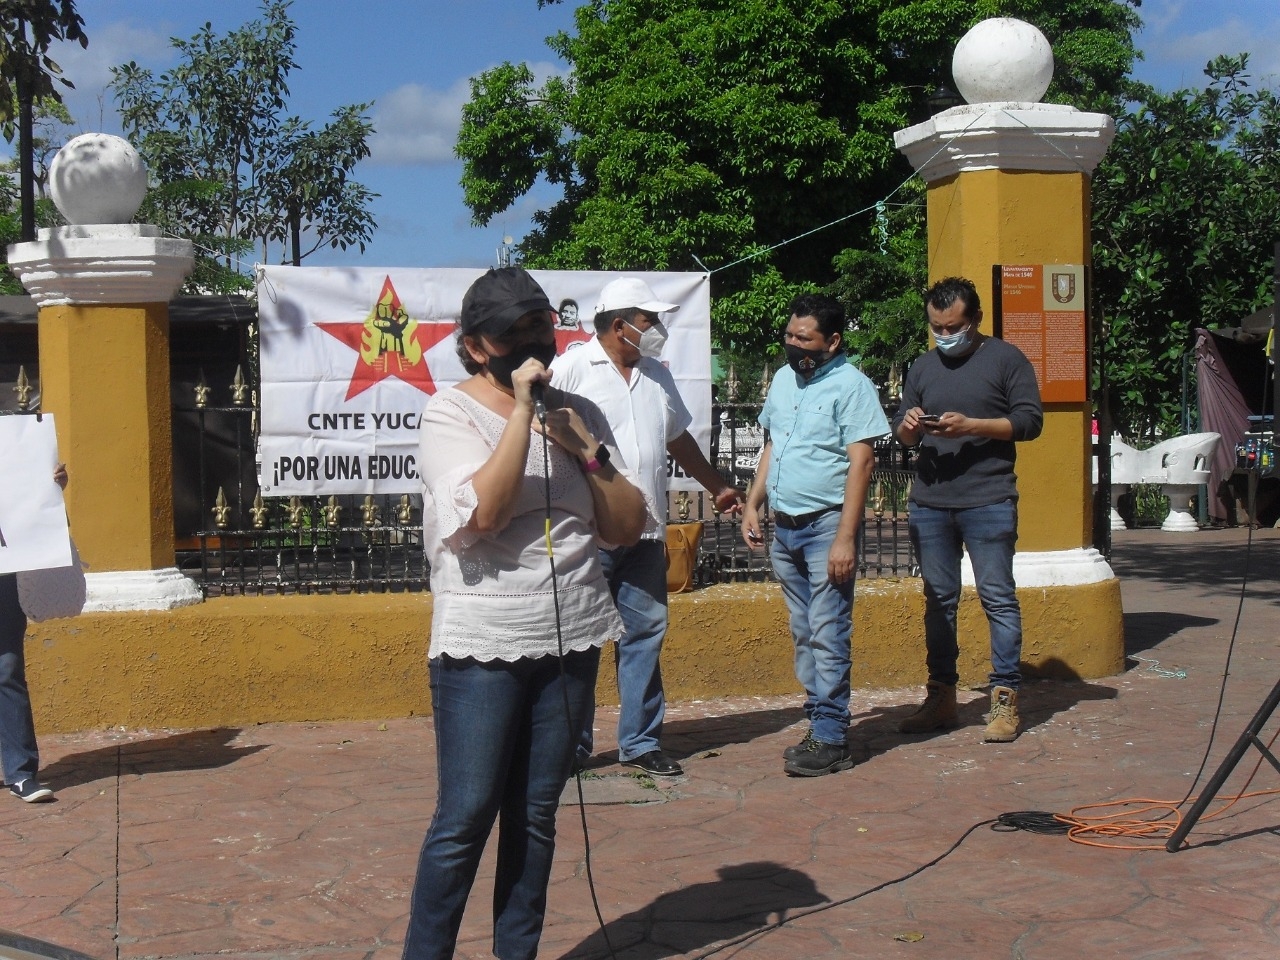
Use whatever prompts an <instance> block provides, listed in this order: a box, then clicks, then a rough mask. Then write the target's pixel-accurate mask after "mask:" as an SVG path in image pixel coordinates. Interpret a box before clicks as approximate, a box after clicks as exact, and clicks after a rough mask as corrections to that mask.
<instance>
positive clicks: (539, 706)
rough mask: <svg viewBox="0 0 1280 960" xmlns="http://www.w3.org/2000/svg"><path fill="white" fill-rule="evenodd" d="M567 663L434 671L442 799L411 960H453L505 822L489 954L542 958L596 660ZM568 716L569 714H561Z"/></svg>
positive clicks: (418, 899)
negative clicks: (487, 852) (560, 814)
mask: <svg viewBox="0 0 1280 960" xmlns="http://www.w3.org/2000/svg"><path fill="white" fill-rule="evenodd" d="M561 662H562V661H561V659H560V658H558V657H539V658H536V659H528V660H516V661H514V662H510V663H508V662H506V661H503V660H494V661H491V662H488V663H484V662H481V661H477V660H470V659H453V658H449V657H437V658H435V659H434V660H432V661H431V664H430V668H431V700H432V712H433V714H434V716H435V732H436V773H437V780H438V784H439V785H438V788H437V789H438V795H437V798H436V811H435V816H434V817H432V820H431V826H430V827H429V828H428V830H427V836H426V839H425V840H424V841H423V844H422V853H421V855H420V856H419V858H418V875H417V878H416V879H415V881H414V884H413V895H412V897H411V900H410V907H409V930H408V933H407V935H406V937H405V943H404V956H405V958H406V960H426V958H432V960H437V958H438V960H448V958H450V957H452V956H453V950H454V946H455V944H456V942H457V939H458V928H459V926H460V925H461V923H462V913H463V910H464V909H465V908H466V905H467V897H468V895H469V894H470V892H471V885H472V883H473V882H474V881H475V877H476V868H477V867H478V866H479V863H480V855H481V854H482V853H483V852H484V847H485V843H486V841H487V840H488V838H489V834H490V832H491V831H492V829H493V823H494V820H495V819H497V820H498V860H497V870H496V876H495V878H494V885H493V953H494V955H495V956H496V957H499V958H501V960H528V958H532V957H534V956H536V955H537V952H538V940H539V938H540V937H541V935H542V921H543V915H544V914H545V912H546V905H547V882H548V879H549V878H550V876H551V861H552V856H553V855H554V853H555V835H556V808H557V807H558V806H559V803H560V793H561V791H562V790H563V789H564V784H565V780H566V779H567V778H568V776H569V767H570V764H571V763H572V760H573V748H574V745H575V743H576V742H577V739H578V731H580V730H581V729H582V714H583V711H584V710H585V708H586V704H587V703H588V702H590V701H591V699H592V698H593V697H594V696H595V684H596V668H597V667H598V666H599V663H600V651H599V649H592V650H588V651H583V652H578V653H569V654H567V655H566V656H565V657H564V658H563V664H564V672H563V675H562V674H561ZM566 708H567V715H566Z"/></svg>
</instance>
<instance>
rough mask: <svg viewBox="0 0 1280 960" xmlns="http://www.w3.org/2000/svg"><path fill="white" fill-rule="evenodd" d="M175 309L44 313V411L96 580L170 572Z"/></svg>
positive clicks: (79, 542) (75, 533) (70, 510)
mask: <svg viewBox="0 0 1280 960" xmlns="http://www.w3.org/2000/svg"><path fill="white" fill-rule="evenodd" d="M168 336H169V308H168V305H167V304H163V303H161V304H150V305H145V306H115V305H101V304H94V305H92V306H59V307H42V308H41V310H40V390H41V401H40V405H41V408H42V409H43V410H45V411H46V412H49V413H52V414H53V415H54V417H55V419H56V421H57V427H58V449H59V451H60V453H61V455H62V457H63V459H64V460H66V462H67V471H68V473H69V474H70V477H71V482H70V484H69V485H68V486H67V492H66V501H67V515H68V516H69V517H70V518H71V535H72V537H73V538H74V539H75V541H76V546H77V548H78V549H79V551H80V555H81V557H82V558H83V559H84V561H85V562H86V563H87V564H88V565H89V567H90V569H91V570H92V571H94V572H99V573H100V572H106V571H111V570H154V569H159V568H164V567H172V566H173V563H174V554H173V445H172V438H171V427H170V417H171V413H170V399H169V341H168Z"/></svg>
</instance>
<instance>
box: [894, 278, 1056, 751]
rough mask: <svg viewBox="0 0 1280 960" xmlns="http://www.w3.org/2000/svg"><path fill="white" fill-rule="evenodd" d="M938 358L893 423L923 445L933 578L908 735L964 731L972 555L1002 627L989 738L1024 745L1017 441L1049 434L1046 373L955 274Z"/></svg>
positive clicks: (918, 535)
mask: <svg viewBox="0 0 1280 960" xmlns="http://www.w3.org/2000/svg"><path fill="white" fill-rule="evenodd" d="M925 310H926V312H927V313H928V316H929V328H930V331H931V332H932V333H933V337H934V342H935V344H936V349H934V350H930V351H929V352H928V353H926V354H925V355H924V356H922V357H921V358H920V359H918V360H917V361H916V362H915V363H913V364H912V365H911V369H910V370H909V371H908V373H907V379H906V383H905V385H904V387H903V392H902V405H901V406H900V407H899V410H898V413H897V415H896V416H895V417H894V419H893V430H894V433H895V435H896V436H897V437H898V439H899V440H901V441H902V442H903V443H904V444H906V445H908V446H912V445H914V444H917V443H918V444H920V451H919V457H918V459H917V465H916V478H915V483H914V484H913V485H912V488H911V501H910V530H911V540H912V543H913V544H914V545H915V549H916V556H917V558H918V559H919V562H920V573H921V576H922V577H923V579H924V601H925V612H924V635H925V647H926V663H927V666H928V670H929V681H928V686H927V692H926V696H925V701H924V703H923V704H922V705H921V706H920V708H919V709H918V710H917V711H916V712H915V713H914V714H912V715H911V716H909V717H907V718H906V719H905V720H903V721H902V724H901V725H900V727H899V729H900V730H901V731H902V732H903V733H926V732H928V731H931V730H939V729H950V728H952V727H955V726H957V725H958V724H959V716H958V714H957V710H956V681H957V680H958V679H959V674H958V672H957V669H956V663H957V660H958V658H959V653H960V650H959V645H958V643H957V639H956V610H957V608H958V606H959V602H960V560H961V555H962V552H963V550H964V549H966V548H967V549H968V551H969V559H970V561H971V562H972V564H973V576H974V581H975V583H976V585H977V588H978V597H979V598H980V599H981V601H982V609H983V610H984V612H985V613H986V615H987V623H988V625H989V626H990V628H991V673H990V682H991V713H990V715H989V717H988V719H989V722H988V724H987V728H986V732H985V736H984V739H986V740H987V741H988V742H1007V741H1010V740H1014V739H1016V738H1017V736H1018V732H1019V729H1020V724H1019V719H1018V687H1019V685H1020V683H1021V679H1022V675H1021V673H1020V670H1019V661H1020V659H1021V654H1022V612H1021V610H1020V608H1019V606H1018V596H1017V592H1016V590H1015V584H1014V580H1013V553H1014V545H1015V544H1016V543H1017V540H1018V488H1017V483H1016V480H1017V478H1016V477H1015V475H1014V472H1013V466H1014V460H1015V458H1016V450H1015V443H1016V442H1017V441H1021V440H1034V439H1035V438H1036V437H1038V436H1039V435H1040V430H1041V427H1042V426H1043V425H1044V413H1043V410H1042V408H1041V406H1040V390H1039V388H1038V387H1037V385H1036V376H1035V370H1034V369H1033V368H1032V366H1031V363H1030V361H1029V360H1027V358H1026V357H1025V356H1024V355H1023V353H1022V351H1020V350H1019V349H1018V348H1017V347H1015V346H1013V345H1012V344H1009V343H1006V342H1004V341H1003V340H998V339H995V338H994V337H988V336H986V335H984V334H982V333H980V332H979V330H978V327H979V325H980V324H981V322H982V305H981V302H980V300H979V298H978V292H977V290H976V289H975V288H974V285H973V283H972V281H969V280H965V279H962V278H958V277H948V278H947V279H945V280H940V281H938V282H937V283H936V284H934V285H933V286H932V287H931V288H930V289H929V290H928V291H927V292H926V293H925Z"/></svg>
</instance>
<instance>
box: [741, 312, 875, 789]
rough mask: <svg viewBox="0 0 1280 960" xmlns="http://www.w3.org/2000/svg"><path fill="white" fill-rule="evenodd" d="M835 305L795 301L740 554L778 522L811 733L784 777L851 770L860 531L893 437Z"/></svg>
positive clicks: (792, 750)
mask: <svg viewBox="0 0 1280 960" xmlns="http://www.w3.org/2000/svg"><path fill="white" fill-rule="evenodd" d="M844 329H845V317H844V310H843V308H842V307H841V306H840V303H839V301H837V300H836V299H834V298H833V297H828V296H823V295H821V294H804V295H802V296H799V297H797V298H796V299H795V300H794V301H792V303H791V319H790V321H789V322H788V323H787V330H786V335H785V339H784V349H785V350H786V354H787V364H788V366H789V369H788V370H779V371H778V374H777V375H776V376H775V377H774V378H773V383H772V384H770V386H769V396H768V397H767V398H766V400H765V403H764V409H763V410H762V411H761V412H760V425H761V426H763V427H764V429H765V430H766V431H767V439H766V441H765V445H764V449H763V450H762V451H761V453H760V463H759V466H758V467H757V468H756V476H755V480H753V481H752V483H751V489H750V490H749V491H748V493H747V502H746V506H745V507H744V508H743V512H742V536H743V539H744V540H745V541H746V543H747V546H748V547H750V548H752V549H753V550H754V549H759V548H760V547H761V546H762V544H763V543H764V537H763V534H762V533H761V524H760V509H761V507H763V505H764V502H765V500H766V499H768V501H769V506H770V509H771V511H772V513H773V523H774V533H773V549H772V551H771V553H770V559H771V560H772V562H773V571H774V574H775V576H777V578H778V583H779V584H781V586H782V594H783V597H784V598H785V599H786V601H787V610H788V611H789V613H790V618H791V637H792V640H793V641H794V642H795V647H796V660H795V662H796V679H797V680H799V681H800V685H801V686H802V687H804V691H805V702H804V710H805V714H806V716H807V717H808V718H809V729H808V731H807V732H806V733H805V735H804V739H803V740H801V741H800V742H799V743H798V744H796V745H795V746H793V747H788V748H787V749H786V750H785V751H784V752H783V761H784V762H783V770H785V771H786V772H787V773H788V774H790V775H791V776H798V777H820V776H822V775H823V774H827V773H836V772H838V771H840V770H848V769H849V768H850V767H852V766H853V760H852V758H851V757H850V753H849V744H848V742H847V741H846V740H845V733H846V731H847V730H848V728H849V670H850V662H851V656H850V649H851V644H850V633H851V631H852V629H853V583H854V576H855V573H856V571H857V539H858V527H859V525H860V524H861V523H862V516H863V513H864V511H865V509H866V501H867V486H868V485H869V484H870V482H871V468H872V466H873V465H874V461H875V457H874V452H873V449H872V444H873V443H874V442H875V441H876V439H878V438H879V437H882V436H884V435H885V434H886V433H888V432H889V423H888V421H887V420H886V419H885V415H884V411H883V410H882V409H881V407H880V398H879V395H878V394H877V393H876V389H875V387H874V386H873V385H872V383H871V381H870V380H868V379H867V378H866V377H865V376H864V375H863V374H862V373H861V372H860V371H858V370H856V369H854V367H853V366H852V365H851V364H850V363H849V362H848V361H847V360H846V359H845V356H844V349H843V338H844Z"/></svg>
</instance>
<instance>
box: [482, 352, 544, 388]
mask: <svg viewBox="0 0 1280 960" xmlns="http://www.w3.org/2000/svg"><path fill="white" fill-rule="evenodd" d="M530 357H533V359H535V360H537V361H538V362H539V363H541V364H542V365H543V366H544V367H549V366H551V361H552V360H554V359H555V358H556V345H555V344H554V343H522V344H520V346H518V347H516V348H515V349H514V350H512V351H511V352H510V353H508V354H507V355H506V356H504V357H495V356H494V355H493V354H489V372H490V373H492V374H493V379H495V380H497V381H498V382H499V383H500V384H502V385H503V386H504V387H506V388H507V389H508V390H510V389H512V384H511V375H512V374H513V373H515V372H516V371H517V370H519V369H520V367H521V366H522V365H523V364H524V362H525V361H526V360H528V359H529V358H530Z"/></svg>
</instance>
